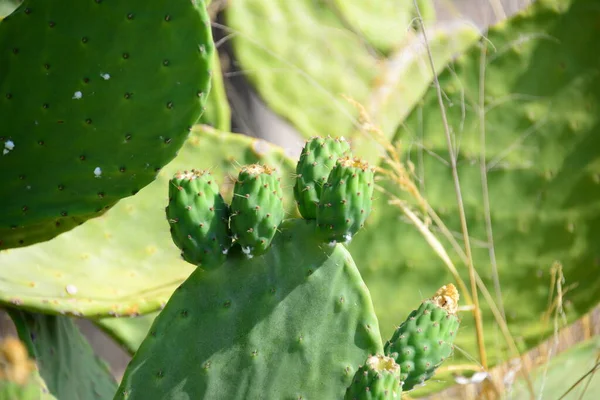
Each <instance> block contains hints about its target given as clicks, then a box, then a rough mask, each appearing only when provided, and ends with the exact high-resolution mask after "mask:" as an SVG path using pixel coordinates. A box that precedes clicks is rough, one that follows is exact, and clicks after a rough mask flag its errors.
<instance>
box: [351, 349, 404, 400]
mask: <svg viewBox="0 0 600 400" xmlns="http://www.w3.org/2000/svg"><path fill="white" fill-rule="evenodd" d="M401 395H402V385H401V384H400V367H399V366H398V364H396V361H394V359H393V358H391V357H386V356H383V355H380V354H378V355H375V356H369V358H367V361H366V362H365V365H364V366H361V367H360V368H359V369H358V371H356V374H354V378H353V379H352V384H351V385H350V386H348V389H346V396H345V397H344V400H392V399H397V400H400V398H401Z"/></svg>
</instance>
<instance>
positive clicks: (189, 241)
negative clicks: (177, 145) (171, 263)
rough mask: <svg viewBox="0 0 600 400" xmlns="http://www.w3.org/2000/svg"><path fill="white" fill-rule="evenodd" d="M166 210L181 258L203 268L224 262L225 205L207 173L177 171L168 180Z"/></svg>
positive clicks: (226, 237) (226, 248)
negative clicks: (167, 203)
mask: <svg viewBox="0 0 600 400" xmlns="http://www.w3.org/2000/svg"><path fill="white" fill-rule="evenodd" d="M282 207H283V206H282ZM166 213H167V220H168V221H169V224H170V225H171V237H172V238H173V241H174V242H175V244H176V245H177V247H179V248H180V249H181V251H182V253H181V256H182V257H183V259H184V260H186V261H187V262H189V263H191V264H194V265H197V266H202V267H203V268H204V269H208V268H216V267H218V266H219V265H221V264H222V263H223V262H224V261H225V255H226V254H227V252H228V251H229V248H230V247H231V235H230V233H229V206H228V205H227V204H226V203H225V201H224V200H223V197H222V196H221V193H219V185H218V184H217V182H216V179H215V177H214V176H212V175H211V174H210V172H208V171H196V170H194V169H193V170H191V172H188V171H184V172H177V173H176V174H175V176H174V177H173V178H172V179H171V180H170V181H169V205H168V206H167V207H166Z"/></svg>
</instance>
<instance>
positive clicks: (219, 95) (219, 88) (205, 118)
mask: <svg viewBox="0 0 600 400" xmlns="http://www.w3.org/2000/svg"><path fill="white" fill-rule="evenodd" d="M211 68H212V73H211V78H212V79H211V85H210V86H211V87H210V93H209V94H208V99H206V110H204V112H203V113H202V117H200V120H199V121H198V123H200V124H205V125H210V126H212V127H214V128H216V129H218V130H220V131H224V132H229V131H230V130H231V109H230V108H229V101H228V100H227V93H225V86H224V84H223V72H222V71H221V63H220V61H219V52H218V51H214V52H213V57H212V67H211Z"/></svg>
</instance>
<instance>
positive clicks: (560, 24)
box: [349, 0, 600, 395]
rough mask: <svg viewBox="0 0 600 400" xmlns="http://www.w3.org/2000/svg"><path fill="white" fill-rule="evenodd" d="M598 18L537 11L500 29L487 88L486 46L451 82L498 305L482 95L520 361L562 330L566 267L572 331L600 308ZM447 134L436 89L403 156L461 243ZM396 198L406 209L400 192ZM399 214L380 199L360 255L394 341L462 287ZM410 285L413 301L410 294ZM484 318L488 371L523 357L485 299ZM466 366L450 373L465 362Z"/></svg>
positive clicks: (461, 160) (564, 8)
mask: <svg viewBox="0 0 600 400" xmlns="http://www.w3.org/2000/svg"><path fill="white" fill-rule="evenodd" d="M596 5H597V2H596V1H593V0H560V1H559V0H541V1H536V2H534V3H532V5H531V6H530V7H528V8H527V9H525V10H523V11H522V12H520V13H518V14H515V15H514V16H513V17H511V18H510V19H509V20H507V21H505V22H503V23H501V24H499V25H497V26H494V27H491V28H490V30H489V33H488V35H487V40H486V41H485V43H488V46H487V50H486V51H485V54H486V60H485V61H486V62H485V65H484V67H485V71H484V73H485V76H483V77H481V76H480V68H481V67H482V62H481V56H482V49H481V47H480V46H481V45H477V46H473V47H472V48H470V49H469V51H468V52H466V53H465V54H464V55H461V56H460V57H458V58H457V59H456V60H455V62H454V65H453V68H452V70H451V71H445V72H444V73H442V74H441V75H440V85H441V89H442V92H443V93H444V99H445V100H444V102H445V104H446V112H447V120H448V125H449V128H450V130H451V132H453V135H452V138H453V140H456V142H455V143H460V151H459V152H458V160H457V162H458V173H459V176H460V181H461V188H462V194H463V200H464V207H465V213H466V216H467V223H468V227H469V235H470V237H471V238H472V239H473V242H472V247H473V248H472V250H473V258H474V265H475V268H476V269H477V271H478V272H479V274H480V276H481V278H482V280H483V282H484V283H485V285H486V286H487V288H489V290H490V292H491V294H492V296H493V298H494V299H496V298H497V296H496V294H495V293H494V292H495V290H494V282H493V280H492V276H493V275H492V267H491V263H490V252H489V244H488V240H487V232H486V222H485V218H484V215H485V208H484V200H483V195H482V193H483V190H482V185H481V171H482V166H481V161H480V157H481V154H482V152H481V148H482V142H481V130H480V128H481V126H482V124H481V123H480V120H479V114H478V112H477V111H476V110H479V109H480V108H479V107H481V105H480V103H479V101H480V90H482V89H483V94H484V96H483V97H482V98H481V101H483V102H484V104H483V108H484V109H485V133H486V136H485V156H486V164H487V165H485V166H483V169H484V170H485V171H486V174H487V183H488V193H489V201H490V217H491V221H492V228H493V241H494V250H495V256H496V264H497V269H498V275H499V282H500V287H501V293H502V299H503V304H504V309H505V313H506V321H507V323H508V326H509V329H510V332H511V334H512V336H513V337H515V338H519V339H518V340H517V343H518V344H522V347H520V350H522V351H524V350H526V349H529V348H531V347H533V346H535V345H537V344H539V343H540V341H542V340H543V339H544V338H546V337H548V336H549V335H552V333H553V331H554V327H553V324H552V323H547V322H545V321H543V320H542V319H541V318H540V316H541V315H543V314H544V313H545V312H546V311H547V309H548V297H549V295H550V293H551V292H550V286H551V284H552V282H553V280H552V279H553V272H552V271H553V270H552V267H553V265H554V264H555V263H556V261H560V263H561V264H562V266H563V273H564V277H565V281H566V284H567V285H573V287H576V289H574V290H572V291H570V292H568V293H566V294H565V295H564V297H563V303H564V304H565V313H566V317H567V320H568V321H573V320H575V319H577V318H578V317H580V316H581V315H583V314H585V313H586V312H587V311H589V310H590V309H591V308H592V307H594V306H595V305H596V304H597V298H598V296H597V293H600V278H599V276H598V274H597V268H596V267H595V266H596V265H597V263H596V260H600V247H599V246H598V245H597V243H598V242H599V241H600V184H599V182H600V152H599V151H598V149H599V148H600V142H599V138H600V136H599V135H598V127H599V126H600V95H599V94H600V75H598V70H599V68H600V63H599V61H598V58H597V57H592V56H590V53H589V49H590V48H593V47H594V46H596V43H597V35H596V33H594V32H597V21H598V20H599V19H600V10H599V9H598V8H597V6H596ZM540 33H543V34H540ZM524 38H527V40H525V41H524ZM488 40H489V41H488ZM489 43H492V44H493V46H492V45H490V44H489ZM574 43H576V44H577V45H573V44H574ZM481 84H483V88H482V86H481ZM459 105H460V106H459ZM465 110H466V111H465ZM469 110H471V111H469ZM463 111H465V112H463ZM443 131H444V124H443V121H442V118H441V114H440V109H439V104H438V98H437V94H436V90H435V88H431V89H430V90H429V91H428V92H427V94H426V96H425V97H424V99H423V101H422V104H420V105H419V107H417V108H415V109H414V110H413V112H412V113H411V114H410V116H409V118H408V119H407V120H406V121H405V123H404V124H403V126H402V127H401V129H399V131H398V136H397V139H399V140H402V142H403V143H405V144H406V143H409V142H410V143H414V141H416V143H419V144H418V145H416V146H412V148H410V149H409V148H408V147H405V148H404V149H405V150H406V152H405V153H404V154H402V157H403V159H405V160H411V161H412V162H413V163H414V166H415V169H414V171H415V174H416V176H415V181H417V182H418V184H419V187H420V189H421V190H422V191H421V194H422V195H423V196H424V197H425V198H426V199H427V201H428V202H429V204H430V205H431V207H432V208H433V209H434V210H435V211H436V212H437V213H438V215H439V216H440V218H441V219H442V220H443V221H444V222H445V224H446V225H447V226H448V229H449V230H450V232H452V233H455V232H460V231H461V228H460V226H461V225H460V220H459V218H458V207H457V205H456V199H455V196H454V185H453V180H452V179H453V178H452V172H451V168H450V167H449V166H448V165H447V164H446V163H445V162H444V161H443V160H442V159H440V157H442V158H446V159H447V155H448V149H447V143H446V139H445V137H444V135H443ZM456 150H457V147H455V151H456ZM421 157H422V158H421ZM420 158H421V161H420V160H419V159H420ZM396 194H398V195H399V196H400V197H402V198H403V199H407V198H408V196H407V195H406V194H405V193H402V192H400V191H399V190H398V191H397V192H396ZM388 201H389V198H388V197H387V196H380V197H379V199H377V203H376V204H375V207H374V209H375V211H374V212H373V213H372V215H371V216H370V217H369V227H370V229H365V230H364V232H362V233H361V234H360V235H357V236H356V238H355V239H354V241H353V242H352V243H351V245H350V247H349V248H350V252H351V253H352V255H353V257H354V259H355V261H356V263H357V265H358V266H359V267H360V268H361V274H362V276H363V278H364V279H365V281H366V282H367V285H368V286H369V289H370V290H371V294H372V296H373V302H374V304H375V309H376V310H377V313H378V317H379V321H380V325H381V329H382V333H383V334H384V337H390V336H391V334H392V332H393V331H394V325H395V324H396V323H397V318H398V315H405V314H406V313H408V312H410V310H411V309H412V307H410V304H411V301H414V299H415V298H422V294H421V293H427V292H431V293H433V292H435V290H436V289H437V288H438V287H439V286H441V285H442V284H443V283H445V282H448V281H450V280H451V279H452V275H451V274H450V273H449V272H447V269H446V267H445V266H444V264H443V262H442V261H441V260H440V259H439V257H438V256H437V255H436V254H435V252H434V251H433V250H432V249H431V247H430V246H429V245H428V244H427V242H426V241H425V240H424V239H423V237H422V235H421V234H420V233H419V232H418V231H417V229H416V228H415V227H414V226H412V225H410V224H408V223H407V222H406V221H405V220H404V219H403V215H402V212H401V211H400V210H399V209H398V208H397V207H394V206H391V205H388V204H387V202H388ZM415 210H416V211H419V210H420V208H415ZM432 232H433V233H434V234H435V235H436V236H437V237H438V238H439V239H440V240H441V242H442V244H443V245H444V247H445V248H446V249H447V250H448V252H449V254H450V256H451V257H452V258H453V261H454V263H455V265H457V268H458V269H459V271H461V276H462V277H463V279H464V280H465V281H467V280H468V274H467V273H466V268H464V264H463V262H462V260H461V259H460V258H459V257H458V256H454V254H455V253H454V251H453V250H452V245H451V244H450V243H449V242H448V241H446V240H445V239H444V238H443V237H442V235H441V234H440V233H438V232H436V230H435V229H434V228H432ZM458 241H459V242H462V241H461V240H460V239H458ZM461 244H462V243H461ZM367 249H368V251H367ZM417 271H418V273H417ZM462 271H464V272H462ZM399 285H402V287H404V288H406V289H405V290H401V291H399V290H398V287H400V286H399ZM480 305H481V309H482V316H483V325H484V332H485V335H484V339H485V348H486V352H487V355H488V363H489V366H490V367H491V366H493V365H496V364H498V363H502V362H504V361H505V360H506V359H508V358H510V357H513V356H514V353H513V352H511V351H510V350H509V348H508V346H506V344H505V341H504V340H502V339H499V338H498V336H497V335H496V334H495V332H497V329H498V325H497V323H496V321H495V318H494V316H493V314H492V313H491V311H490V308H489V307H488V305H487V304H486V302H485V301H484V299H483V298H480ZM463 319H464V323H463V324H462V328H461V335H460V336H459V338H457V341H456V345H458V346H460V348H461V349H463V350H464V352H465V353H466V354H469V355H470V356H472V357H477V356H476V355H477V353H478V351H477V343H476V339H475V338H476V334H475V324H474V323H473V320H472V317H471V315H470V313H465V315H464V317H463ZM461 353H462V352H461ZM461 353H456V354H455V356H454V357H453V359H452V360H450V361H449V363H457V364H462V363H465V362H468V361H467V359H468V358H467V357H465V356H464V355H463V354H461ZM452 383H453V379H452V377H451V375H450V373H446V374H445V375H444V376H442V375H441V373H440V374H438V375H436V379H435V381H430V382H429V383H428V384H427V385H426V387H425V388H423V389H422V390H419V394H418V395H423V394H425V393H426V392H431V391H434V390H438V389H439V388H440V387H442V386H447V385H449V384H452Z"/></svg>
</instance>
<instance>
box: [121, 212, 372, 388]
mask: <svg viewBox="0 0 600 400" xmlns="http://www.w3.org/2000/svg"><path fill="white" fill-rule="evenodd" d="M280 229H281V232H280V233H278V234H277V235H276V236H275V239H274V241H273V243H272V245H271V247H270V249H269V250H268V251H267V252H266V253H265V254H264V255H262V256H258V257H254V258H252V259H247V257H246V256H245V255H243V254H241V252H239V251H238V252H234V249H235V248H234V249H232V251H231V252H230V254H229V256H228V259H227V261H226V262H225V264H223V265H222V266H221V267H220V268H218V269H216V270H212V271H208V272H205V271H202V270H200V269H198V270H196V271H195V272H194V273H192V275H191V276H190V277H189V278H188V279H187V280H186V281H185V282H184V283H183V285H181V286H180V287H179V289H178V290H176V291H175V293H174V294H173V296H172V297H171V299H170V300H169V303H168V304H167V306H166V307H165V309H164V310H163V311H162V312H161V313H160V314H159V315H158V317H157V319H156V320H155V322H154V324H153V326H152V327H151V328H150V334H149V335H148V336H147V337H146V339H145V340H144V342H143V343H142V345H141V346H140V348H139V350H138V351H137V353H136V354H135V356H134V358H133V360H132V361H131V363H130V364H129V366H128V368H127V370H126V371H125V375H124V377H123V381H122V383H121V386H120V388H119V390H118V392H117V396H116V397H115V399H129V400H135V399H149V398H161V399H162V398H173V396H176V395H177V396H187V397H189V398H194V399H195V398H202V399H229V400H236V399H240V400H242V399H243V400H252V399H287V398H293V399H298V398H303V399H339V398H342V397H343V395H344V392H345V390H346V387H347V386H348V385H349V384H350V382H351V379H352V377H353V376H354V373H355V372H356V369H355V368H356V367H355V366H358V365H359V364H360V363H362V362H364V360H365V359H366V358H367V356H368V355H369V354H375V353H381V351H382V345H381V340H380V338H379V328H378V324H377V320H376V318H375V317H374V310H373V308H372V306H371V303H370V298H369V292H368V290H367V288H366V286H364V283H363V282H362V280H361V278H360V274H359V273H358V270H357V269H356V266H355V265H354V263H353V261H352V258H351V257H350V256H349V254H348V252H347V251H346V249H345V248H344V247H343V246H342V245H337V246H335V247H329V246H327V245H326V244H325V243H322V242H321V241H320V240H318V238H316V237H315V235H314V230H315V226H314V221H305V220H290V221H286V222H284V223H283V224H282V225H281V227H280ZM199 294H200V296H201V299H202V301H198V299H199V297H198V296H199ZM190 338H195V339H194V340H190ZM191 376H193V379H190V377H191Z"/></svg>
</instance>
